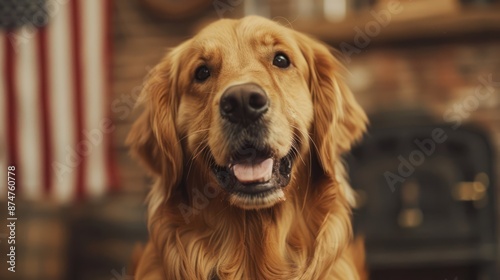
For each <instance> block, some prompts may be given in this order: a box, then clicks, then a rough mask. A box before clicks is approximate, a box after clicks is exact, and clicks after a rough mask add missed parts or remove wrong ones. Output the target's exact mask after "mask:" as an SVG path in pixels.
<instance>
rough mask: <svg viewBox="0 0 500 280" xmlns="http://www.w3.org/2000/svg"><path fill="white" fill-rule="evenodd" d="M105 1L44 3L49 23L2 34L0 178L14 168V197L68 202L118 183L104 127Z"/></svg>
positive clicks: (1, 192)
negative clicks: (15, 187)
mask: <svg viewBox="0 0 500 280" xmlns="http://www.w3.org/2000/svg"><path fill="white" fill-rule="evenodd" d="M110 1H111V0H104V1H103V0H50V5H51V7H52V9H51V13H50V18H49V24H48V25H47V26H45V27H43V28H40V29H33V28H31V29H30V27H26V26H25V27H22V28H19V29H16V30H12V31H9V32H7V31H1V32H0V62H1V66H2V67H1V69H0V104H1V105H0V112H1V116H0V137H1V138H0V156H1V161H0V168H1V170H0V174H1V175H0V180H2V182H6V170H7V169H6V168H7V166H8V165H16V175H17V178H18V179H17V185H18V189H17V193H18V195H19V196H20V197H24V198H27V199H40V198H50V199H54V200H57V201H61V202H69V201H72V200H74V199H79V198H83V197H86V196H99V195H102V194H104V193H105V192H106V191H107V190H109V189H110V188H112V187H114V186H116V180H115V178H116V176H115V175H114V174H115V173H114V164H113V160H112V154H111V153H112V147H111V139H112V138H111V137H112V135H111V133H112V131H110V130H106V128H108V127H102V123H103V122H105V121H106V120H108V121H109V118H110V115H111V114H110V112H111V108H110V98H109V97H110V95H111V92H110V85H109V83H110V79H109V78H110V75H109V69H110V68H109V61H110V57H109V50H110V48H109V46H110V40H111V37H110V28H109V26H110V24H109V23H110ZM13 38H15V39H14V40H13ZM108 124H109V122H108ZM5 186H6V184H5V183H2V184H0V199H1V198H5V197H6V192H7V189H6V187H5Z"/></svg>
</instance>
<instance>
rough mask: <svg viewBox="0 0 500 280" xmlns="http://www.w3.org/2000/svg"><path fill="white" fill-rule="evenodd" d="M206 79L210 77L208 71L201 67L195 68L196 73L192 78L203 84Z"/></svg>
mask: <svg viewBox="0 0 500 280" xmlns="http://www.w3.org/2000/svg"><path fill="white" fill-rule="evenodd" d="M208 77H210V70H208V68H207V66H205V65H203V66H200V67H198V68H196V71H195V72H194V78H195V79H196V80H197V81H198V82H203V81H205V80H206V79H208Z"/></svg>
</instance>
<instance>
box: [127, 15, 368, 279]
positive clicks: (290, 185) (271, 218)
mask: <svg viewBox="0 0 500 280" xmlns="http://www.w3.org/2000/svg"><path fill="white" fill-rule="evenodd" d="M343 70H344V69H343V67H342V65H341V64H340V63H339V61H338V60H337V59H336V58H335V57H334V56H333V55H332V54H331V52H330V50H329V48H328V47H326V46H325V45H324V44H322V43H320V42H318V41H316V40H313V39H311V38H309V37H308V36H306V35H303V34H301V33H299V32H296V31H294V30H292V29H289V28H287V27H284V26H281V25H279V24H277V23H275V22H273V21H270V20H267V19H264V18H260V17H256V16H251V17H245V18H243V19H240V20H230V19H223V20H219V21H217V22H215V23H212V24H211V25H209V26H207V27H205V28H204V29H203V30H202V31H201V32H199V33H198V34H197V35H196V36H194V37H193V38H192V39H189V40H187V41H185V42H184V43H182V44H181V45H179V46H177V47H175V48H174V49H172V50H171V51H170V52H169V53H168V54H166V56H165V57H164V58H163V59H162V61H161V62H160V63H159V64H158V65H157V66H156V67H155V68H154V70H153V71H152V73H150V76H149V78H148V80H147V82H146V84H145V87H144V90H143V92H142V95H141V97H140V98H139V103H140V104H142V105H143V106H144V108H145V111H144V112H143V113H142V115H141V116H140V117H139V119H138V120H137V121H136V122H135V123H134V124H133V126H132V129H131V132H130V134H129V136H128V139H127V143H128V144H129V145H130V147H131V150H132V153H133V154H134V155H135V156H136V157H138V158H139V159H140V161H141V162H142V163H143V164H144V165H145V166H146V167H147V168H148V170H149V171H150V172H151V173H152V174H153V176H154V177H155V179H156V181H155V183H154V186H153V187H152V189H151V192H150V194H149V197H148V228H149V234H150V241H149V242H148V244H147V245H146V246H145V248H144V251H143V252H142V256H141V257H140V260H139V263H138V266H137V270H136V272H135V273H136V275H135V277H136V278H135V279H141V280H142V279H148V280H150V279H168V280H172V279H253V280H261V279H270V280H276V279H287V280H288V279H343V280H345V279H361V276H360V275H361V273H362V272H359V271H358V270H359V269H357V267H359V265H358V264H359V263H362V262H363V260H361V259H360V258H362V257H363V254H362V253H361V254H357V253H353V250H352V248H351V247H350V244H351V241H352V230H351V205H352V203H353V194H352V190H351V188H350V186H349V184H348V181H347V180H346V174H345V171H344V167H343V163H342V158H341V155H342V153H344V152H346V151H349V149H350V147H351V145H352V144H353V142H355V141H356V140H358V139H359V138H360V137H361V136H362V134H363V132H364V130H365V126H366V122H367V118H366V115H365V113H364V112H363V110H362V109H361V108H360V106H359V105H358V103H357V102H356V101H355V99H354V97H353V95H352V93H351V92H350V91H349V89H348V88H347V86H346V85H345V83H344V81H343V79H342V73H343V72H344V71H343Z"/></svg>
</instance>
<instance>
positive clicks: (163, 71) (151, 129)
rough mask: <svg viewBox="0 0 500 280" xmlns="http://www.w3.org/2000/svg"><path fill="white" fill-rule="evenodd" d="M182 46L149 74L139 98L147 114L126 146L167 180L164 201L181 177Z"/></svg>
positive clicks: (137, 121)
mask: <svg viewBox="0 0 500 280" xmlns="http://www.w3.org/2000/svg"><path fill="white" fill-rule="evenodd" d="M179 52H180V47H177V48H176V49H174V50H172V51H171V52H170V53H168V54H167V55H166V56H165V58H163V60H162V61H161V62H160V63H159V64H158V65H157V66H156V67H155V68H154V69H153V70H152V71H151V72H150V73H149V76H148V78H147V79H146V82H145V84H144V88H143V90H142V92H141V94H140V96H139V99H138V101H137V102H138V105H142V106H143V107H144V112H143V113H142V115H141V116H140V117H139V118H138V119H137V120H136V121H135V123H134V124H133V125H132V128H131V130H130V132H129V135H128V137H127V140H126V143H127V144H128V145H129V146H130V149H131V152H132V155H133V156H135V157H137V158H138V159H139V160H140V162H141V163H143V165H144V166H145V167H146V168H147V169H148V171H150V172H151V173H152V174H153V175H154V176H156V177H159V178H164V179H165V182H162V183H161V184H160V185H161V187H162V188H166V189H163V190H162V193H163V194H164V197H163V198H164V199H168V198H169V196H170V193H171V191H172V190H173V189H174V188H175V186H176V185H177V184H178V183H179V182H180V181H181V177H182V167H183V164H182V157H183V152H182V147H181V144H180V142H179V137H178V135H177V130H176V127H175V116H176V114H177V108H178V102H179V97H178V93H177V92H176V87H177V73H178V56H179Z"/></svg>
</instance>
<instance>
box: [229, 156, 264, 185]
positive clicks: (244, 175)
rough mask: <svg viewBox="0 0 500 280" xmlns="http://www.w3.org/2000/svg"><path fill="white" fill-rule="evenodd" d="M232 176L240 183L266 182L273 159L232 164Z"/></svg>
mask: <svg viewBox="0 0 500 280" xmlns="http://www.w3.org/2000/svg"><path fill="white" fill-rule="evenodd" d="M233 171H234V176H236V178H237V179H238V181H240V182H242V183H252V182H266V181H269V180H270V179H271V176H272V173H273V159H272V158H268V159H266V160H264V161H263V162H260V163H256V164H247V163H238V164H235V165H234V166H233Z"/></svg>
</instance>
